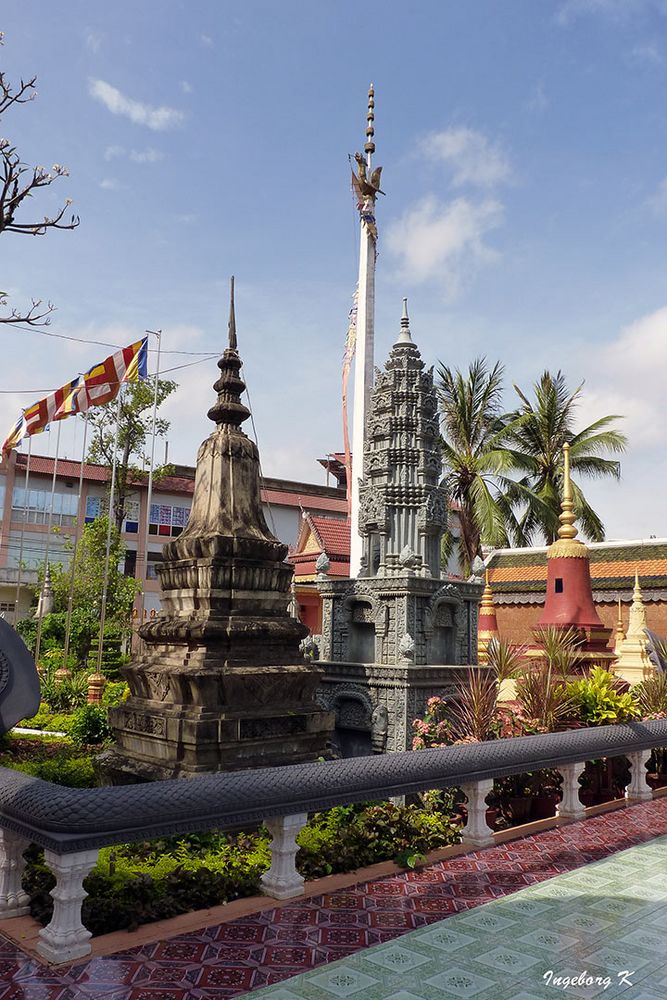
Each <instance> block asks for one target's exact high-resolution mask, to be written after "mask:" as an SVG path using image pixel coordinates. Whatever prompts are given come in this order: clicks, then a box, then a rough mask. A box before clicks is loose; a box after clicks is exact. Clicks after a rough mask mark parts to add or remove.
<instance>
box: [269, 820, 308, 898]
mask: <svg viewBox="0 0 667 1000" xmlns="http://www.w3.org/2000/svg"><path fill="white" fill-rule="evenodd" d="M307 821H308V814H307V813H298V814H297V815H295V816H274V817H273V818H272V819H267V820H264V823H265V825H266V826H267V827H268V830H269V833H270V834H271V836H272V837H273V840H272V841H271V844H270V846H269V849H270V851H271V867H270V868H269V870H268V872H265V874H264V875H262V877H261V879H260V886H261V890H262V892H263V893H264V895H265V896H271V897H272V898H273V899H291V898H292V896H301V895H302V893H303V883H304V878H303V876H302V875H299V873H298V871H297V870H296V863H295V859H296V854H297V851H298V850H299V846H298V844H297V843H296V837H297V836H298V834H299V832H300V830H302V829H303V827H304V826H305V825H306V822H307Z"/></svg>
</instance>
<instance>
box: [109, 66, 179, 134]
mask: <svg viewBox="0 0 667 1000" xmlns="http://www.w3.org/2000/svg"><path fill="white" fill-rule="evenodd" d="M89 93H90V96H91V97H93V98H94V99H95V100H97V101H100V102H101V103H102V104H103V105H104V106H105V108H106V109H107V110H108V111H110V112H111V113H112V114H114V115H122V116H123V117H124V118H129V119H130V121H131V122H134V124H135V125H145V126H146V127H147V128H150V129H153V130H154V131H156V132H162V131H164V130H165V129H170V128H177V127H178V126H179V125H182V124H183V121H184V120H185V115H184V114H183V112H182V111H177V110H176V108H168V107H166V106H163V107H159V108H154V107H151V105H149V104H142V103H141V101H135V100H134V99H133V98H131V97H126V96H125V94H122V93H121V92H120V90H118V89H117V88H116V87H112V85H111V84H110V83H106V82H105V81H104V80H95V79H91V80H90V82H89Z"/></svg>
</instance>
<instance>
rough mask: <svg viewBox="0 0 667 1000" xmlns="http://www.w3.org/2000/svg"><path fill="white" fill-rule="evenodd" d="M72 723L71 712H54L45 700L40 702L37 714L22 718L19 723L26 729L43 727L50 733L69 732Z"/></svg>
mask: <svg viewBox="0 0 667 1000" xmlns="http://www.w3.org/2000/svg"><path fill="white" fill-rule="evenodd" d="M73 724H74V716H73V715H72V714H71V713H64V712H62V713H58V714H54V713H53V712H52V711H51V710H50V709H49V706H48V705H47V704H46V702H42V703H41V704H40V706H39V711H38V712H37V715H33V717H32V719H23V721H22V722H20V723H19V725H20V726H23V727H24V728H26V729H44V730H48V731H50V732H52V733H69V731H70V729H71V728H72V726H73Z"/></svg>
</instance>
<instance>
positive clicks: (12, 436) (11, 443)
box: [2, 414, 28, 458]
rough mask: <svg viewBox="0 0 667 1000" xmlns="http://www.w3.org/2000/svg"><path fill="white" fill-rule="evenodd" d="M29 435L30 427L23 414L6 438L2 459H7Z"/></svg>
mask: <svg viewBox="0 0 667 1000" xmlns="http://www.w3.org/2000/svg"><path fill="white" fill-rule="evenodd" d="M27 433H28V427H27V424H26V422H25V417H24V415H23V414H21V416H20V417H19V418H18V420H17V421H16V423H15V424H14V426H13V427H12V429H11V430H10V432H9V434H8V435H7V437H6V438H5V442H4V444H3V446H2V457H3V458H6V457H7V455H9V453H10V451H12V449H13V448H16V446H17V444H19V442H20V441H22V440H23V438H24V437H25V436H26V435H27Z"/></svg>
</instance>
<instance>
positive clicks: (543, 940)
mask: <svg viewBox="0 0 667 1000" xmlns="http://www.w3.org/2000/svg"><path fill="white" fill-rule="evenodd" d="M515 943H516V944H517V945H518V944H523V945H524V946H525V945H529V946H530V947H531V948H539V949H540V950H542V951H545V952H547V953H553V952H561V951H565V950H566V949H567V948H574V947H576V945H577V938H576V937H571V936H570V935H568V934H564V933H563V931H561V930H560V929H559V928H558V927H550V926H548V925H547V926H545V927H540V928H537V929H536V930H532V931H530V932H529V933H528V934H522V935H521V937H518V938H516V940H515Z"/></svg>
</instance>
